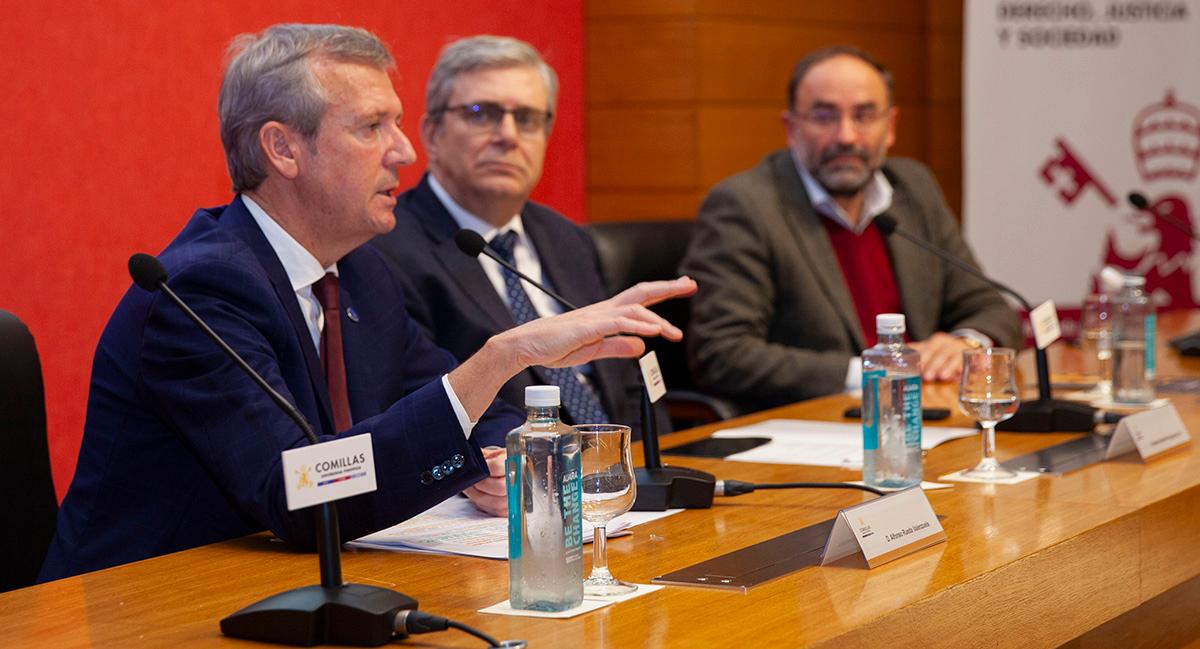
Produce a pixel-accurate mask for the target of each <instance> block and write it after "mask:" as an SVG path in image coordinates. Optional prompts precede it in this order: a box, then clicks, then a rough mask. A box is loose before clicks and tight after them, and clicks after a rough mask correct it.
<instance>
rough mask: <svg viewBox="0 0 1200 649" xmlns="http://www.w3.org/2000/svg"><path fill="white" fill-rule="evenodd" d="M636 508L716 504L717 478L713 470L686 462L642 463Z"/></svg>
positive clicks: (635, 473) (637, 471)
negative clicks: (682, 464) (672, 464)
mask: <svg viewBox="0 0 1200 649" xmlns="http://www.w3.org/2000/svg"><path fill="white" fill-rule="evenodd" d="M633 476H634V478H635V479H636V480H637V498H636V499H635V500H634V501H633V511H635V512H661V511H666V510H668V509H680V508H682V509H708V508H709V507H712V501H713V491H714V490H715V489H716V486H717V480H716V478H714V477H713V475H712V474H711V473H705V472H704V471H698V470H696V469H689V468H688V467H685V466H660V467H655V468H646V467H638V468H636V469H634V470H633Z"/></svg>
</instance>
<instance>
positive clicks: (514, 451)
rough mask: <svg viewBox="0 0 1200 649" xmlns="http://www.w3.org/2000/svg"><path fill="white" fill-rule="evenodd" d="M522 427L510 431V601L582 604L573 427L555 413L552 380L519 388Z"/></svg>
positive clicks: (539, 605) (517, 604) (544, 606)
mask: <svg viewBox="0 0 1200 649" xmlns="http://www.w3.org/2000/svg"><path fill="white" fill-rule="evenodd" d="M525 408H526V410H527V411H528V417H527V418H526V420H525V425H523V426H521V427H519V428H514V429H513V430H512V431H511V432H509V433H508V437H507V438H506V440H505V442H506V446H507V447H508V457H507V459H506V460H505V485H506V487H507V491H508V599H509V603H510V604H511V605H512V607H513V608H516V609H524V610H534V611H565V610H567V609H569V608H574V607H576V606H579V605H580V604H581V603H582V602H583V527H582V526H583V517H582V480H583V476H582V472H581V467H580V456H579V450H580V448H579V433H577V432H576V431H575V430H574V429H573V428H571V427H570V426H567V425H566V424H564V423H562V422H561V421H560V420H559V418H558V408H559V390H558V386H553V385H535V386H529V387H527V388H525Z"/></svg>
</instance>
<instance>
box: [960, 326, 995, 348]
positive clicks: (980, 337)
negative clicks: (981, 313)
mask: <svg viewBox="0 0 1200 649" xmlns="http://www.w3.org/2000/svg"><path fill="white" fill-rule="evenodd" d="M950 335H951V336H958V337H959V338H966V339H967V340H974V341H975V342H977V343H979V346H980V347H992V346H994V345H995V344H996V343H995V341H993V340H992V339H991V338H988V336H987V334H985V333H983V332H981V331H977V330H975V329H955V330H954V331H951V332H950Z"/></svg>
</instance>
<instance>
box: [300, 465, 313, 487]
mask: <svg viewBox="0 0 1200 649" xmlns="http://www.w3.org/2000/svg"><path fill="white" fill-rule="evenodd" d="M311 486H313V481H312V467H310V466H307V465H303V464H302V465H300V467H299V468H297V469H296V488H297V489H304V488H305V487H311Z"/></svg>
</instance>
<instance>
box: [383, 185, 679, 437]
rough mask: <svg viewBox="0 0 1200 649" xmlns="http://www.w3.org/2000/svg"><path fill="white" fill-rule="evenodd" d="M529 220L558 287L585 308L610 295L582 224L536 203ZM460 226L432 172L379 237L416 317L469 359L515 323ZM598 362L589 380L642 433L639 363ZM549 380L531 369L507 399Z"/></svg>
mask: <svg viewBox="0 0 1200 649" xmlns="http://www.w3.org/2000/svg"><path fill="white" fill-rule="evenodd" d="M521 221H522V223H523V225H524V227H525V232H526V233H527V234H528V235H529V238H530V239H531V240H532V241H533V246H534V248H535V249H536V250H537V254H538V258H539V260H540V262H541V265H542V270H543V271H544V272H545V274H546V276H547V277H548V278H549V279H550V283H551V284H552V285H553V288H554V290H555V291H556V292H558V293H559V294H560V295H562V296H563V297H564V298H566V299H567V300H568V301H570V302H571V303H573V304H576V305H579V306H583V305H587V304H592V303H594V302H599V301H601V300H604V299H606V298H607V297H609V296H608V295H607V293H606V291H605V288H604V286H605V284H604V280H603V275H601V271H600V262H599V258H598V257H597V255H596V247H595V244H593V243H592V239H591V237H589V236H588V234H587V233H586V232H584V231H583V229H582V228H580V227H578V226H576V225H575V224H573V223H571V222H570V221H568V220H567V219H566V218H564V217H563V216H561V215H560V214H558V213H556V212H554V211H553V210H551V209H549V208H547V207H544V206H542V205H538V204H537V203H533V202H529V203H526V204H525V209H524V210H522V212H521ZM457 232H458V225H457V224H456V222H455V221H454V218H453V217H451V216H450V213H449V212H448V211H446V208H445V206H443V205H442V203H441V201H439V200H438V198H437V195H436V194H434V193H433V190H432V189H430V188H429V177H428V174H426V176H425V177H423V178H422V179H421V182H420V183H419V184H418V185H417V186H416V187H414V188H412V189H410V190H408V191H407V192H405V193H404V194H403V195H401V196H400V199H399V200H398V201H397V203H396V228H395V229H394V230H392V231H391V232H389V233H388V234H385V235H382V236H379V237H376V238H375V240H374V241H373V242H372V243H373V244H374V245H375V246H376V247H377V248H378V249H379V250H380V251H382V252H383V254H384V257H385V258H386V259H387V260H388V261H389V262H390V263H391V264H392V267H393V268H394V269H395V270H396V275H397V277H398V278H399V279H400V283H401V284H403V285H404V293H405V295H406V296H407V298H408V301H407V303H406V304H407V306H408V313H409V315H411V316H412V318H413V319H414V320H416V321H417V322H418V323H420V324H421V325H422V326H423V327H425V330H426V331H428V332H429V334H430V336H431V337H432V338H433V340H434V342H436V343H437V344H438V345H439V346H441V347H444V348H446V349H448V350H450V352H451V353H453V354H454V356H455V357H457V358H458V359H459V360H463V359H466V358H467V357H469V356H471V355H472V354H474V353H475V352H476V351H478V350H479V348H480V347H482V346H483V343H484V342H485V341H487V339H488V338H490V337H491V336H493V335H495V334H496V333H497V332H500V331H504V330H506V329H510V328H512V327H513V326H515V323H514V321H513V317H512V313H510V312H509V310H508V307H507V306H505V304H504V301H503V300H502V299H501V298H500V295H499V294H497V293H496V289H495V287H494V286H493V285H492V283H491V281H489V280H488V277H487V275H486V274H485V273H484V272H483V268H482V266H480V262H479V261H478V260H476V259H474V258H471V257H469V256H467V255H465V254H463V252H462V251H461V250H459V249H458V246H457V245H456V244H455V242H454V235H455V233H457ZM592 366H593V368H594V371H593V372H592V375H591V376H590V377H589V379H590V380H591V381H592V383H593V385H594V386H596V387H597V388H598V392H599V394H600V399H601V402H602V403H603V405H604V408H605V410H606V411H607V412H608V415H609V417H611V418H612V419H613V422H612V423H620V424H626V425H629V426H631V427H632V428H633V429H634V433H635V435H638V434H640V410H639V408H640V403H641V401H640V398H641V397H640V395H641V392H640V390H641V379H640V377H639V375H638V369H637V364H636V363H635V362H634V361H631V360H601V361H596V362H594V363H592ZM548 383H549V381H548V380H546V378H545V377H543V376H541V372H540V368H536V367H535V368H531V369H528V370H526V371H524V372H522V373H520V374H518V375H517V376H515V377H513V379H512V380H510V381H509V382H508V383H507V384H505V386H504V388H503V389H501V390H500V398H502V399H504V400H505V401H508V402H509V403H512V404H514V405H517V406H519V407H522V408H523V407H524V404H525V386H528V385H542V384H548ZM564 418H565V419H568V420H569V417H564ZM580 423H586V422H580ZM667 425H668V424H667V423H666V419H665V413H664V416H661V417H659V430H660V431H663V432H666V431H668V430H670V429H669V428H668V427H667Z"/></svg>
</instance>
